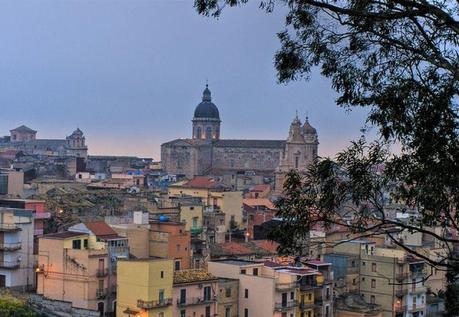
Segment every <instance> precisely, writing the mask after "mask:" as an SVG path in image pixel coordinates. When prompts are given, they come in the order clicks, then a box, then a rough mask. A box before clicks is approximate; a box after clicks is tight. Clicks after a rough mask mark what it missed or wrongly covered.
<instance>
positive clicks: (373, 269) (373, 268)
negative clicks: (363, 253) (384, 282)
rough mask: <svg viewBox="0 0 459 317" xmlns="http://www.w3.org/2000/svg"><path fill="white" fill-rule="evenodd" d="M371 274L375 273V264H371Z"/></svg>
mask: <svg viewBox="0 0 459 317" xmlns="http://www.w3.org/2000/svg"><path fill="white" fill-rule="evenodd" d="M371 272H376V263H371Z"/></svg>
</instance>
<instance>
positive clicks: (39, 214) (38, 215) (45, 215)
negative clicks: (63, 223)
mask: <svg viewBox="0 0 459 317" xmlns="http://www.w3.org/2000/svg"><path fill="white" fill-rule="evenodd" d="M33 217H34V219H49V218H51V213H50V212H36V213H35V214H34V215H33Z"/></svg>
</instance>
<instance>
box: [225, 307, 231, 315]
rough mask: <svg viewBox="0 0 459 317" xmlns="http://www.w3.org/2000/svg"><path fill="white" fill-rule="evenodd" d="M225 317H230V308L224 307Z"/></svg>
mask: <svg viewBox="0 0 459 317" xmlns="http://www.w3.org/2000/svg"><path fill="white" fill-rule="evenodd" d="M225 317H231V307H225Z"/></svg>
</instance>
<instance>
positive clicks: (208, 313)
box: [206, 306, 210, 317]
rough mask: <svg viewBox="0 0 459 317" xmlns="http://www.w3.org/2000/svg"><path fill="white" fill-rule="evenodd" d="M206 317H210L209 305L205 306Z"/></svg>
mask: <svg viewBox="0 0 459 317" xmlns="http://www.w3.org/2000/svg"><path fill="white" fill-rule="evenodd" d="M206 317H210V306H206Z"/></svg>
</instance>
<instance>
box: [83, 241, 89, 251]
mask: <svg viewBox="0 0 459 317" xmlns="http://www.w3.org/2000/svg"><path fill="white" fill-rule="evenodd" d="M83 247H84V248H85V249H87V248H88V239H84V240H83Z"/></svg>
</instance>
